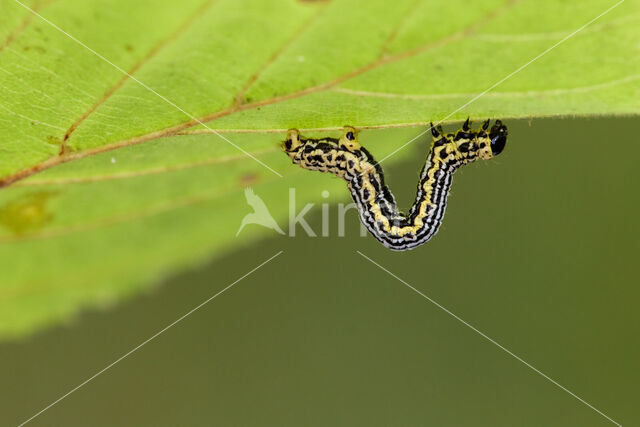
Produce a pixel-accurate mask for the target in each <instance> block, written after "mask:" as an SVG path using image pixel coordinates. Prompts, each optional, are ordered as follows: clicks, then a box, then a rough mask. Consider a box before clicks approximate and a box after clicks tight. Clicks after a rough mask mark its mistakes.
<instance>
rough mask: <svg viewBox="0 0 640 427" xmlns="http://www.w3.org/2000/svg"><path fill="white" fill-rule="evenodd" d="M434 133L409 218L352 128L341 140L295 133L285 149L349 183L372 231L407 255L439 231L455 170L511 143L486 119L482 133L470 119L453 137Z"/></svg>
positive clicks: (437, 129)
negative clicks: (407, 252)
mask: <svg viewBox="0 0 640 427" xmlns="http://www.w3.org/2000/svg"><path fill="white" fill-rule="evenodd" d="M431 133H432V134H433V141H432V144H431V148H430V150H429V155H428V156H427V160H426V162H425V165H424V167H423V168H422V172H421V173H420V181H419V182H418V191H417V194H416V200H415V202H414V203H413V206H411V209H410V210H409V213H408V214H404V213H402V212H400V211H399V210H398V207H397V205H396V200H395V198H394V196H393V194H392V193H391V191H390V190H389V188H388V187H387V185H386V184H385V182H384V173H383V171H382V167H381V166H380V165H379V164H378V162H376V160H375V159H374V158H373V156H372V155H371V153H369V151H367V149H366V148H364V147H363V146H361V145H360V143H359V142H358V139H357V132H356V130H355V129H354V128H352V127H349V126H347V127H345V129H344V132H343V134H342V137H340V138H339V139H336V138H321V139H312V138H304V137H302V136H300V133H299V132H298V131H297V130H296V129H291V130H289V131H288V133H287V139H286V140H285V141H284V143H283V148H284V151H285V152H286V153H287V154H288V155H289V157H290V158H291V160H292V161H293V163H295V164H298V165H300V166H301V167H302V168H304V169H309V170H316V171H321V172H329V173H332V174H334V175H337V176H339V177H340V178H342V179H344V180H345V181H347V187H348V188H349V191H350V192H351V197H352V198H353V200H354V202H355V203H356V205H357V206H358V211H359V214H360V219H361V220H362V222H363V224H364V225H365V226H366V227H367V229H368V230H369V232H370V233H371V234H372V235H373V236H374V237H375V238H376V239H378V240H379V241H380V242H382V244H383V245H385V246H386V247H388V248H390V249H392V250H396V251H403V250H407V249H413V248H415V247H417V246H420V245H422V244H424V243H426V242H428V241H429V240H430V239H431V238H432V237H433V236H434V235H435V234H436V233H437V232H438V228H439V227H440V224H441V222H442V218H443V217H444V212H445V208H446V204H447V197H448V195H449V188H450V187H451V180H452V175H453V174H454V173H455V171H456V170H458V168H460V166H462V165H466V164H468V163H472V162H474V161H475V160H477V159H483V160H488V159H491V158H493V157H494V156H497V155H498V154H500V153H501V152H502V150H503V149H504V147H505V144H506V142H507V127H506V126H505V125H504V124H503V123H502V122H501V121H500V120H496V122H495V123H494V125H493V126H492V127H491V129H489V120H487V121H486V122H484V124H483V125H482V127H481V128H480V129H477V130H473V129H471V128H470V125H469V119H467V121H466V122H465V123H464V125H463V126H462V129H460V130H459V131H457V132H455V133H449V134H444V133H443V131H442V128H441V127H440V126H437V127H434V126H433V124H432V125H431Z"/></svg>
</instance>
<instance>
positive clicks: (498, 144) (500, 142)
mask: <svg viewBox="0 0 640 427" xmlns="http://www.w3.org/2000/svg"><path fill="white" fill-rule="evenodd" d="M507 135H508V132H507V127H506V126H505V125H503V124H502V122H501V121H500V120H496V123H495V124H494V125H493V126H492V127H491V131H490V132H489V139H490V140H491V154H493V155H494V156H497V155H498V154H500V153H502V150H504V146H505V145H506V144H507Z"/></svg>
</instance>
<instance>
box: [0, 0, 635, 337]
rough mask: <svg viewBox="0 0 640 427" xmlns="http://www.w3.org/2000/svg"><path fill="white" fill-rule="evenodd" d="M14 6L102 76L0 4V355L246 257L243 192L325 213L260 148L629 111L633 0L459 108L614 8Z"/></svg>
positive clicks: (311, 182)
mask: <svg viewBox="0 0 640 427" xmlns="http://www.w3.org/2000/svg"><path fill="white" fill-rule="evenodd" d="M25 4H26V5H28V6H29V7H31V8H33V9H34V10H36V11H37V12H38V13H40V14H41V15H42V16H43V17H44V18H46V19H47V20H49V21H51V22H52V23H54V24H55V25H57V26H59V27H60V28H61V29H62V30H64V31H65V32H67V33H68V34H70V35H71V36H73V37H75V38H76V39H77V40H79V41H81V42H82V43H84V44H85V45H86V46H87V47H89V48H91V49H93V50H95V52H97V53H99V54H100V55H102V56H103V57H104V58H106V59H108V61H110V62H111V63H112V64H109V63H108V62H106V61H105V60H103V59H101V58H100V57H98V56H97V55H96V54H94V53H92V52H91V51H90V50H89V49H87V48H86V47H83V46H81V45H80V44H78V43H77V42H75V41H74V40H72V39H71V38H70V37H69V36H67V35H65V34H63V33H62V32H60V31H59V30H57V29H56V28H54V27H53V26H51V25H50V24H49V23H47V22H45V21H44V20H43V19H41V18H40V17H38V16H36V15H34V14H32V13H31V12H30V11H28V10H27V9H25V8H24V7H22V6H21V5H20V4H19V3H17V2H16V1H14V0H0V15H1V19H0V88H1V91H2V92H1V93H2V96H1V98H0V183H2V184H3V185H5V188H3V189H2V190H0V260H2V261H0V263H1V264H0V268H1V272H0V273H1V274H0V336H15V335H20V334H23V333H26V332H31V331H34V330H36V329H37V328H39V327H42V326H44V325H47V324H49V323H52V322H55V321H60V320H62V319H65V318H68V317H69V315H70V314H73V313H75V312H77V310H78V309H79V308H81V307H84V306H89V305H98V304H104V303H109V302H111V301H114V300H117V299H118V298H120V297H122V296H123V295H127V294H133V293H135V292H136V291H139V290H140V289H141V288H142V287H143V286H144V285H146V284H149V283H153V282H154V281H157V279H158V278H160V277H162V276H163V275H166V274H167V273H169V272H172V271H176V270H180V269H184V268H185V267H187V266H189V265H197V264H198V263H200V262H203V260H206V259H209V258H210V257H211V256H213V255H215V254H219V253H221V252H222V251H224V250H228V249H229V248H231V247H237V246H238V245H242V244H248V243H250V241H251V239H254V238H256V237H257V236H260V235H261V233H262V234H264V233H263V232H261V231H258V230H248V231H247V233H246V236H245V238H243V239H240V238H235V232H236V230H237V226H238V225H239V222H240V220H241V218H242V216H243V215H244V214H245V213H248V212H247V210H248V208H247V207H246V204H245V200H244V195H243V193H242V191H240V190H242V188H244V187H246V186H249V185H250V186H253V187H254V188H255V189H256V192H257V193H258V194H260V195H261V196H262V197H263V198H264V199H265V200H269V206H270V208H271V209H272V213H273V214H274V216H275V217H276V218H279V219H283V218H285V217H286V215H287V212H288V208H287V203H288V201H287V191H286V187H288V186H293V185H294V184H295V186H296V187H297V188H298V193H297V194H298V197H299V202H300V203H301V204H302V203H306V202H307V201H311V200H314V199H316V198H317V197H318V196H319V194H320V191H319V189H320V188H322V189H327V190H331V193H332V194H334V195H335V197H340V196H341V195H344V190H343V188H342V187H343V185H342V183H341V182H340V181H338V180H328V179H326V177H323V176H316V175H319V174H309V173H304V172H302V171H300V170H299V169H298V168H294V167H292V166H291V165H290V162H289V161H288V159H287V158H286V156H284V155H283V154H282V153H281V152H279V149H278V141H279V140H280V139H281V138H282V136H281V135H280V134H277V133H276V134H273V132H283V131H285V130H286V129H288V128H292V127H296V128H300V129H308V130H316V131H318V130H324V131H326V132H330V131H331V130H333V129H336V130H337V129H340V128H341V127H342V126H343V125H345V124H349V125H353V126H357V127H361V128H391V127H399V128H400V129H398V130H397V131H393V132H390V133H389V132H387V133H385V137H387V139H386V140H385V138H382V137H381V136H379V135H377V133H376V132H366V133H363V136H362V139H363V140H364V143H365V144H366V145H367V146H373V151H374V152H375V153H376V154H377V155H380V156H383V155H384V154H385V153H390V152H392V151H393V150H394V149H395V148H398V147H399V146H400V145H402V144H403V143H404V142H406V141H407V140H409V139H410V138H411V137H412V136H415V134H416V133H417V132H418V131H417V130H411V129H405V128H403V127H406V126H412V125H414V126H415V125H421V124H424V123H428V122H430V121H434V122H435V121H440V120H445V121H448V122H450V121H457V120H460V119H464V118H466V117H467V116H471V117H472V118H476V119H481V118H486V117H500V118H520V117H543V116H566V115H629V114H634V115H635V114H638V112H639V111H640V31H638V30H637V28H639V24H640V6H639V4H638V2H636V1H631V0H627V1H625V2H624V3H622V4H621V5H620V6H619V7H616V8H615V9H613V10H612V11H611V12H609V13H607V14H606V15H604V16H602V17H601V18H599V19H597V20H596V21H595V22H593V23H592V24H590V25H589V26H587V27H586V28H584V29H583V30H581V31H579V32H578V33H576V34H575V35H574V36H572V37H571V38H570V39H568V40H567V41H566V42H563V43H562V44H560V45H558V46H557V47H555V48H554V49H552V50H550V51H549V52H548V53H547V54H545V55H544V56H542V57H541V58H539V59H537V60H536V61H534V62H533V63H531V64H530V65H528V66H527V67H525V68H523V69H522V70H521V71H519V72H517V73H516V74H514V75H513V76H511V77H510V78H508V79H507V80H505V81H504V82H502V83H501V84H500V85H498V86H496V87H495V88H493V89H492V90H490V91H489V92H488V93H486V94H485V95H483V96H482V97H480V98H478V99H475V100H474V98H476V97H477V95H479V94H481V93H483V92H484V91H485V90H486V89H488V88H490V87H491V86H492V85H494V84H495V83H497V82H499V81H501V80H502V79H503V78H504V77H506V76H508V75H510V73H512V72H514V71H515V70H518V69H519V68H520V67H521V66H523V65H524V64H526V63H527V62H529V61H530V60H531V59H533V58H534V57H536V56H537V55H539V54H540V53H542V52H544V51H545V50H547V49H549V48H550V47H551V46H553V45H554V44H555V43H557V42H558V41H560V40H562V39H563V38H564V37H566V36H567V35H569V34H571V33H572V32H574V31H575V30H576V29H578V28H580V27H581V26H583V25H584V24H585V23H587V22H588V21H590V20H592V19H593V18H595V17H597V16H598V15H599V14H601V13H602V12H604V11H605V10H606V9H607V8H609V7H611V6H612V5H613V4H614V3H613V2H610V1H596V0H591V1H577V0H576V1H568V2H557V1H555V0H545V1H533V0H529V1H524V0H523V1H505V0H483V1H474V2H469V1H466V0H449V1H446V2H440V1H438V2H436V1H426V0H425V1H415V0H398V1H395V2H393V5H392V6H390V5H389V3H388V2H385V1H382V0H376V1H368V2H360V1H356V0H333V1H324V2H323V1H294V0H277V1H276V0H274V1H269V2H265V1H263V0H207V1H203V0H183V1H181V2H175V1H170V0H141V1H135V2H131V1H125V0H92V1H84V0H83V1H81V0H40V1H36V0H34V1H29V2H26V3H25ZM114 65H116V66H117V67H120V68H121V69H123V70H126V71H127V73H129V74H130V75H131V76H133V78H132V77H130V76H127V75H126V74H123V73H122V71H120V70H118V69H117V68H116V67H114ZM141 83H142V84H141ZM471 100H473V102H471V103H469V101H471ZM178 107H179V108H178ZM194 118H195V119H197V120H195V119H194ZM198 121H202V122H204V123H205V124H206V125H207V127H210V128H211V129H214V130H217V131H221V132H224V137H225V138H227V139H229V140H230V141H231V142H232V143H233V144H235V145H237V146H238V147H241V148H242V149H243V150H246V151H247V152H249V153H251V154H252V155H254V156H256V157H257V158H258V159H259V160H260V161H262V162H264V163H265V164H267V165H269V167H271V168H273V169H274V170H275V171H277V172H279V173H281V174H282V175H284V176H285V178H284V179H281V178H278V177H277V176H276V175H275V174H274V173H273V172H272V171H270V170H268V169H267V168H264V167H263V166H261V165H260V164H258V163H257V162H256V161H255V160H253V159H251V158H249V157H248V156H246V155H245V154H243V153H242V152H240V151H239V150H238V149H237V148H235V147H234V146H233V145H232V144H230V143H229V142H227V141H224V140H223V139H222V138H221V137H220V136H218V135H214V134H212V133H211V131H210V130H209V129H207V128H206V127H205V126H203V125H201V124H199V123H198ZM389 136H391V137H392V138H388V137H389ZM408 151H409V150H402V151H400V152H399V153H398V154H397V155H394V157H392V160H393V159H400V158H402V156H407V155H408ZM36 172H39V173H37V174H36ZM292 179H293V180H292ZM9 184H10V185H9ZM243 233H244V232H243Z"/></svg>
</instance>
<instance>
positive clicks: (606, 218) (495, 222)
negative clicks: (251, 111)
mask: <svg viewBox="0 0 640 427" xmlns="http://www.w3.org/2000/svg"><path fill="white" fill-rule="evenodd" d="M507 124H508V125H509V127H510V140H509V143H508V145H507V148H506V150H505V152H504V153H503V154H501V155H500V156H499V157H497V158H496V159H495V160H492V161H490V162H482V163H477V164H474V165H472V166H469V167H465V168H463V169H462V170H461V171H459V172H458V173H457V174H456V177H455V179H454V184H453V188H452V194H451V197H450V199H449V205H448V210H447V215H446V216H445V220H444V224H443V226H442V228H441V230H440V232H439V233H438V235H437V236H436V237H435V238H434V239H433V240H432V241H431V242H429V243H428V244H426V245H424V246H422V247H420V248H418V249H416V250H414V251H410V252H402V253H394V252H391V251H389V250H387V249H386V248H384V247H382V246H381V245H380V244H379V243H378V242H377V241H375V240H374V239H373V238H372V237H369V236H367V237H364V238H363V237H360V236H359V221H358V219H357V217H356V214H355V212H354V211H351V212H350V213H349V215H348V221H347V229H348V230H347V231H348V232H347V236H346V237H342V238H339V237H325V238H322V237H316V238H311V237H306V236H305V235H304V232H303V231H302V230H300V229H299V230H298V236H297V237H295V238H291V237H285V236H279V235H277V234H276V233H273V237H272V238H268V239H265V240H261V241H259V243H257V244H253V245H250V246H249V245H248V246H247V247H245V248H243V249H241V250H238V251H236V252H235V253H232V254H229V255H227V256H225V257H223V258H219V259H216V260H213V261H211V263H210V264H209V265H207V266H205V267H203V268H201V269H198V270H194V271H191V272H186V273H183V274H181V275H179V276H176V277H172V278H168V279H166V281H165V282H164V283H163V284H162V285H161V286H158V287H156V288H154V289H153V290H151V291H150V292H149V293H147V294H146V295H142V296H138V297H136V298H134V299H132V300H129V301H125V302H122V303H120V304H119V305H116V306H115V307H111V308H109V309H105V310H103V311H95V310H94V311H89V312H85V313H84V314H83V315H81V316H79V317H78V318H76V319H75V320H74V321H73V322H72V323H69V324H67V325H64V326H58V327H55V328H50V329H48V330H45V331H43V332H40V333H37V334H35V335H32V336H29V337H27V338H23V339H21V340H14V341H9V342H2V343H0V360H2V363H1V364H0V378H1V379H2V380H1V381H2V384H3V389H4V390H3V391H4V393H3V399H2V400H0V424H1V425H16V424H19V423H20V422H22V421H24V420H26V419H27V418H29V417H30V416H32V415H33V414H34V413H36V412H37V411H39V410H40V409H42V408H43V407H45V406H46V405H48V404H49V403H51V402H52V401H54V400H55V399H57V398H58V397H60V396H61V395H63V394H64V393H66V392H67V391H69V390H70V389H72V388H73V387H75V386H76V385H78V384H79V383H81V382H83V381H84V380H86V379H87V378H89V377H90V376H92V375H93V374H95V373H96V372H97V371H99V370H100V369H102V368H104V367H105V366H106V365H108V364H109V363H111V362H112V361H114V360H115V359H117V358H118V357H120V356H121V355H123V354H124V353H126V352H127V351H129V350H131V349H132V348H133V347H135V346H136V345H138V344H140V343H141V342H142V341H144V340H145V339H147V338H148V337H149V336H151V335H153V334H154V333H156V332H157V331H159V330H160V329H162V328H163V327H165V326H166V325H168V324H169V323H171V322H173V321H174V320H175V319H177V318H178V317H180V316H182V315H183V314H184V313H186V312H187V311H189V310H191V309H192V308H193V307H195V306H196V305H198V304H200V303H201V302H202V301H204V300H205V299H207V298H209V297H210V296H211V295H213V294H215V293H216V292H218V291H220V290H221V289H223V288H224V287H226V286H227V285H229V284H230V283H232V282H233V281H234V280H236V279H237V278H239V277H241V276H242V275H244V274H245V273H246V272H247V271H248V270H250V269H252V268H254V267H255V266H257V265H258V264H260V263H261V262H263V261H264V260H266V259H268V258H269V257H271V256H272V255H273V254H275V253H277V252H278V251H280V250H283V251H284V254H282V255H281V256H279V257H278V258H276V259H275V260H274V261H273V262H271V263H269V264H267V265H265V266H264V267H263V268H262V269H260V270H258V271H257V272H255V273H254V274H252V275H251V276H249V277H247V278H246V279H244V280H242V281H241V282H239V283H238V284H237V285H236V286H235V287H233V288H231V289H230V290H228V291H227V292H225V293H224V294H222V295H220V296H219V297H218V298H216V299H215V300H213V301H212V302H211V303H209V304H208V305H206V306H204V307H203V308H201V309H200V310H199V311H197V312H195V313H194V314H192V315H191V316H189V317H188V318H186V319H185V320H184V321H182V322H181V323H179V324H177V325H176V326H175V327H173V328H171V329H169V330H168V331H167V332H166V333H164V334H162V335H160V336H159V337H158V338H157V339H155V340H154V341H152V342H150V343H149V344H147V345H146V346H144V347H142V348H141V349H140V350H139V351H137V352H135V353H133V354H132V355H131V356H129V357H128V358H126V359H124V360H123V361H122V362H120V363H118V364H117V365H115V366H114V367H113V368H111V369H110V370H108V371H107V372H105V373H104V374H103V375H101V376H99V377H97V378H96V379H95V380H93V381H91V382H90V383H88V384H87V385H86V386H84V387H82V388H81V389H79V390H78V391H77V392H75V393H73V394H72V395H70V396H69V397H68V398H66V399H64V400H63V401H61V402H60V403H59V404H57V405H55V406H54V407H52V408H51V409H49V410H48V411H46V412H45V413H43V414H42V415H40V416H39V417H38V418H36V419H34V420H33V421H32V422H31V424H32V425H43V426H69V425H92V426H102V425H104V426H112V425H139V426H140V425H143V426H146V425H148V426H155V425H176V426H177V425H193V426H196V425H234V426H244V425H287V426H289V425H290V426H298V425H310V426H315V425H318V426H320V425H323V426H324V425H350V426H353V425H367V426H372V425H403V426H407V425H434V426H441V425H447V426H477V425H494V426H498V425H499V426H513V425H518V426H528V425H530V426H556V425H557V426H560V425H563V426H565V425H579V426H592V425H593V426H597V425H611V423H610V422H609V421H607V420H606V419H605V418H604V417H602V416H601V415H599V414H598V413H596V412H595V411H593V410H592V409H590V408H589V407H587V406H585V405H584V404H583V403H581V402H580V401H578V400H577V399H575V398H574V397H572V396H571V395H569V394H568V393H566V392H565V391H562V390H561V389H559V388H558V387H556V386H555V385H553V384H552V383H550V382H549V381H547V380H546V379H544V378H542V377H541V376H540V375H538V374H536V373H535V372H533V371H532V370H531V369H529V368H528V367H526V366H525V365H523V364H522V363H520V362H519V361H517V360H515V359H514V358H512V357H511V356H509V355H508V354H506V353H505V352H504V351H502V350H501V349H500V348H498V347H497V346H495V345H494V344H492V343H490V342H488V341H487V340H486V339H485V338H483V337H482V336H480V335H478V334H477V333H476V332H474V331H472V330H471V329H469V328H468V327H466V326H464V325H463V324H461V323H460V322H458V321H457V320H455V319H454V318H453V317H451V316H450V315H448V314H447V313H445V312H444V311H442V310H441V309H440V308H438V307H436V306H435V305H433V304H432V303H430V302H429V301H427V300H426V299H424V298H422V297H421V296H419V295H418V294H416V293H415V292H413V291H412V290H410V289H408V288H407V287H406V286H405V285H403V284H402V283H401V282H399V281H398V280H396V279H394V278H393V277H391V276H390V275H388V274H386V273H384V272H383V271H382V270H380V269H379V268H378V267H376V266H375V265H373V264H371V263H370V262H369V261H367V260H366V259H364V258H363V257H361V256H360V255H358V254H357V253H356V251H361V252H362V253H364V254H366V255H367V256H369V257H371V258H372V259H373V260H375V261H376V262H378V263H380V264H381V265H383V266H384V267H385V268H387V269H389V270H390V271H391V272H393V273H394V274H396V275H398V276H399V277H401V278H402V279H404V280H406V281H407V282H408V283H410V284H411V285H412V286H414V287H415V288H417V289H418V290H420V291H421V292H423V293H424V294H426V295H427V296H429V297H430V298H433V299H434V300H435V301H437V302H438V303H440V304H442V305H443V306H444V307H446V308H448V309H449V310H451V311H452V312H454V313H455V314H457V315H458V316H460V317H461V318H462V319H464V320H465V321H467V322H469V323H470V324H471V325H473V326H474V327H476V328H478V329H479V330H481V331H482V332H484V333H485V334H487V335H488V336H490V337H491V338H493V339H495V340H496V341H497V342H499V343H500V344H502V345H504V346H505V347H506V348H508V349H509V350H511V351H513V352H514V353H515V354H517V355H518V356H520V357H521V358H523V359H524V360H526V361H527V362H529V363H531V364H532V365H533V366H535V367H536V368H538V369H540V370H541V371H542V372H544V373H545V374H547V375H549V376H550V377H551V378H553V379H555V380H556V381H558V382H559V383H560V384H562V385H563V386H565V387H567V388H568V389H569V390H571V391H572V392H574V393H576V394H577V395H578V396H580V397H582V398H583V399H585V400H586V401H587V402H589V403H591V404H593V405H594V406H595V407H596V408H598V409H600V410H601V411H603V412H604V413H606V414H607V415H608V416H610V417H611V418H613V419H614V420H616V421H617V422H619V423H621V424H623V425H639V424H640V411H638V406H637V402H638V391H637V385H638V383H640V370H639V369H638V366H637V361H638V360H640V342H639V339H638V338H639V336H640V314H639V312H638V310H637V304H638V299H639V297H640V290H639V289H638V273H637V271H638V254H639V253H640V252H639V249H640V245H639V243H638V237H639V236H640V225H639V221H638V217H639V215H638V214H639V212H640V191H639V190H638V184H639V183H640V169H639V168H638V167H636V162H637V159H638V157H640V145H639V144H638V141H637V139H638V138H637V133H636V132H637V125H638V120H637V119H631V118H620V119H611V118H603V119H597V120H594V119H590V120H585V119H563V120H535V121H531V122H527V121H510V122H508V123H507ZM380 132H383V131H380ZM384 132H391V131H384ZM416 133H418V130H416ZM364 138H365V137H364V135H363V139H362V143H363V144H364V145H367V141H366V139H364ZM427 148H428V139H427V138H423V139H421V140H420V141H419V142H416V143H414V144H413V145H412V146H411V147H410V148H409V149H411V150H413V152H414V155H413V156H411V157H412V158H411V160H409V161H405V162H404V163H396V164H389V165H387V168H386V169H387V170H386V176H387V179H388V182H389V184H390V186H391V188H392V190H393V191H394V192H395V194H396V196H397V197H398V199H399V202H400V204H401V205H402V206H404V207H408V206H409V205H410V204H411V202H412V199H413V197H414V194H415V185H416V180H417V174H418V171H419V170H420V168H421V166H422V164H423V162H424V155H425V152H426V150H427ZM374 154H376V153H375V152H374ZM308 173H311V172H308ZM324 178H325V179H327V180H330V179H335V178H333V177H329V176H325V177H324ZM286 185H289V186H295V176H294V179H289V182H288V183H287V184H286ZM347 197H348V196H347V191H346V189H344V201H345V202H347V201H348V199H347ZM248 211H249V209H248V208H247V212H248ZM247 212H239V213H238V225H239V224H240V220H241V219H242V217H243V216H244V214H245V213H247ZM330 213H331V220H332V223H331V234H332V235H335V234H336V231H337V230H336V227H337V225H336V222H335V221H334V219H335V218H336V217H337V206H336V204H335V203H334V204H332V205H331V208H330ZM307 218H308V219H309V222H310V224H311V225H312V227H313V228H314V229H315V230H316V231H317V232H319V231H320V229H321V211H320V207H319V205H317V209H315V210H314V211H313V213H312V214H310V215H308V216H307ZM251 227H254V228H257V226H248V228H247V229H246V230H245V231H247V236H251V230H249V228H251ZM245 231H243V233H244V232H245ZM212 238H215V236H212ZM239 238H243V234H241V235H240V237H239Z"/></svg>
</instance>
